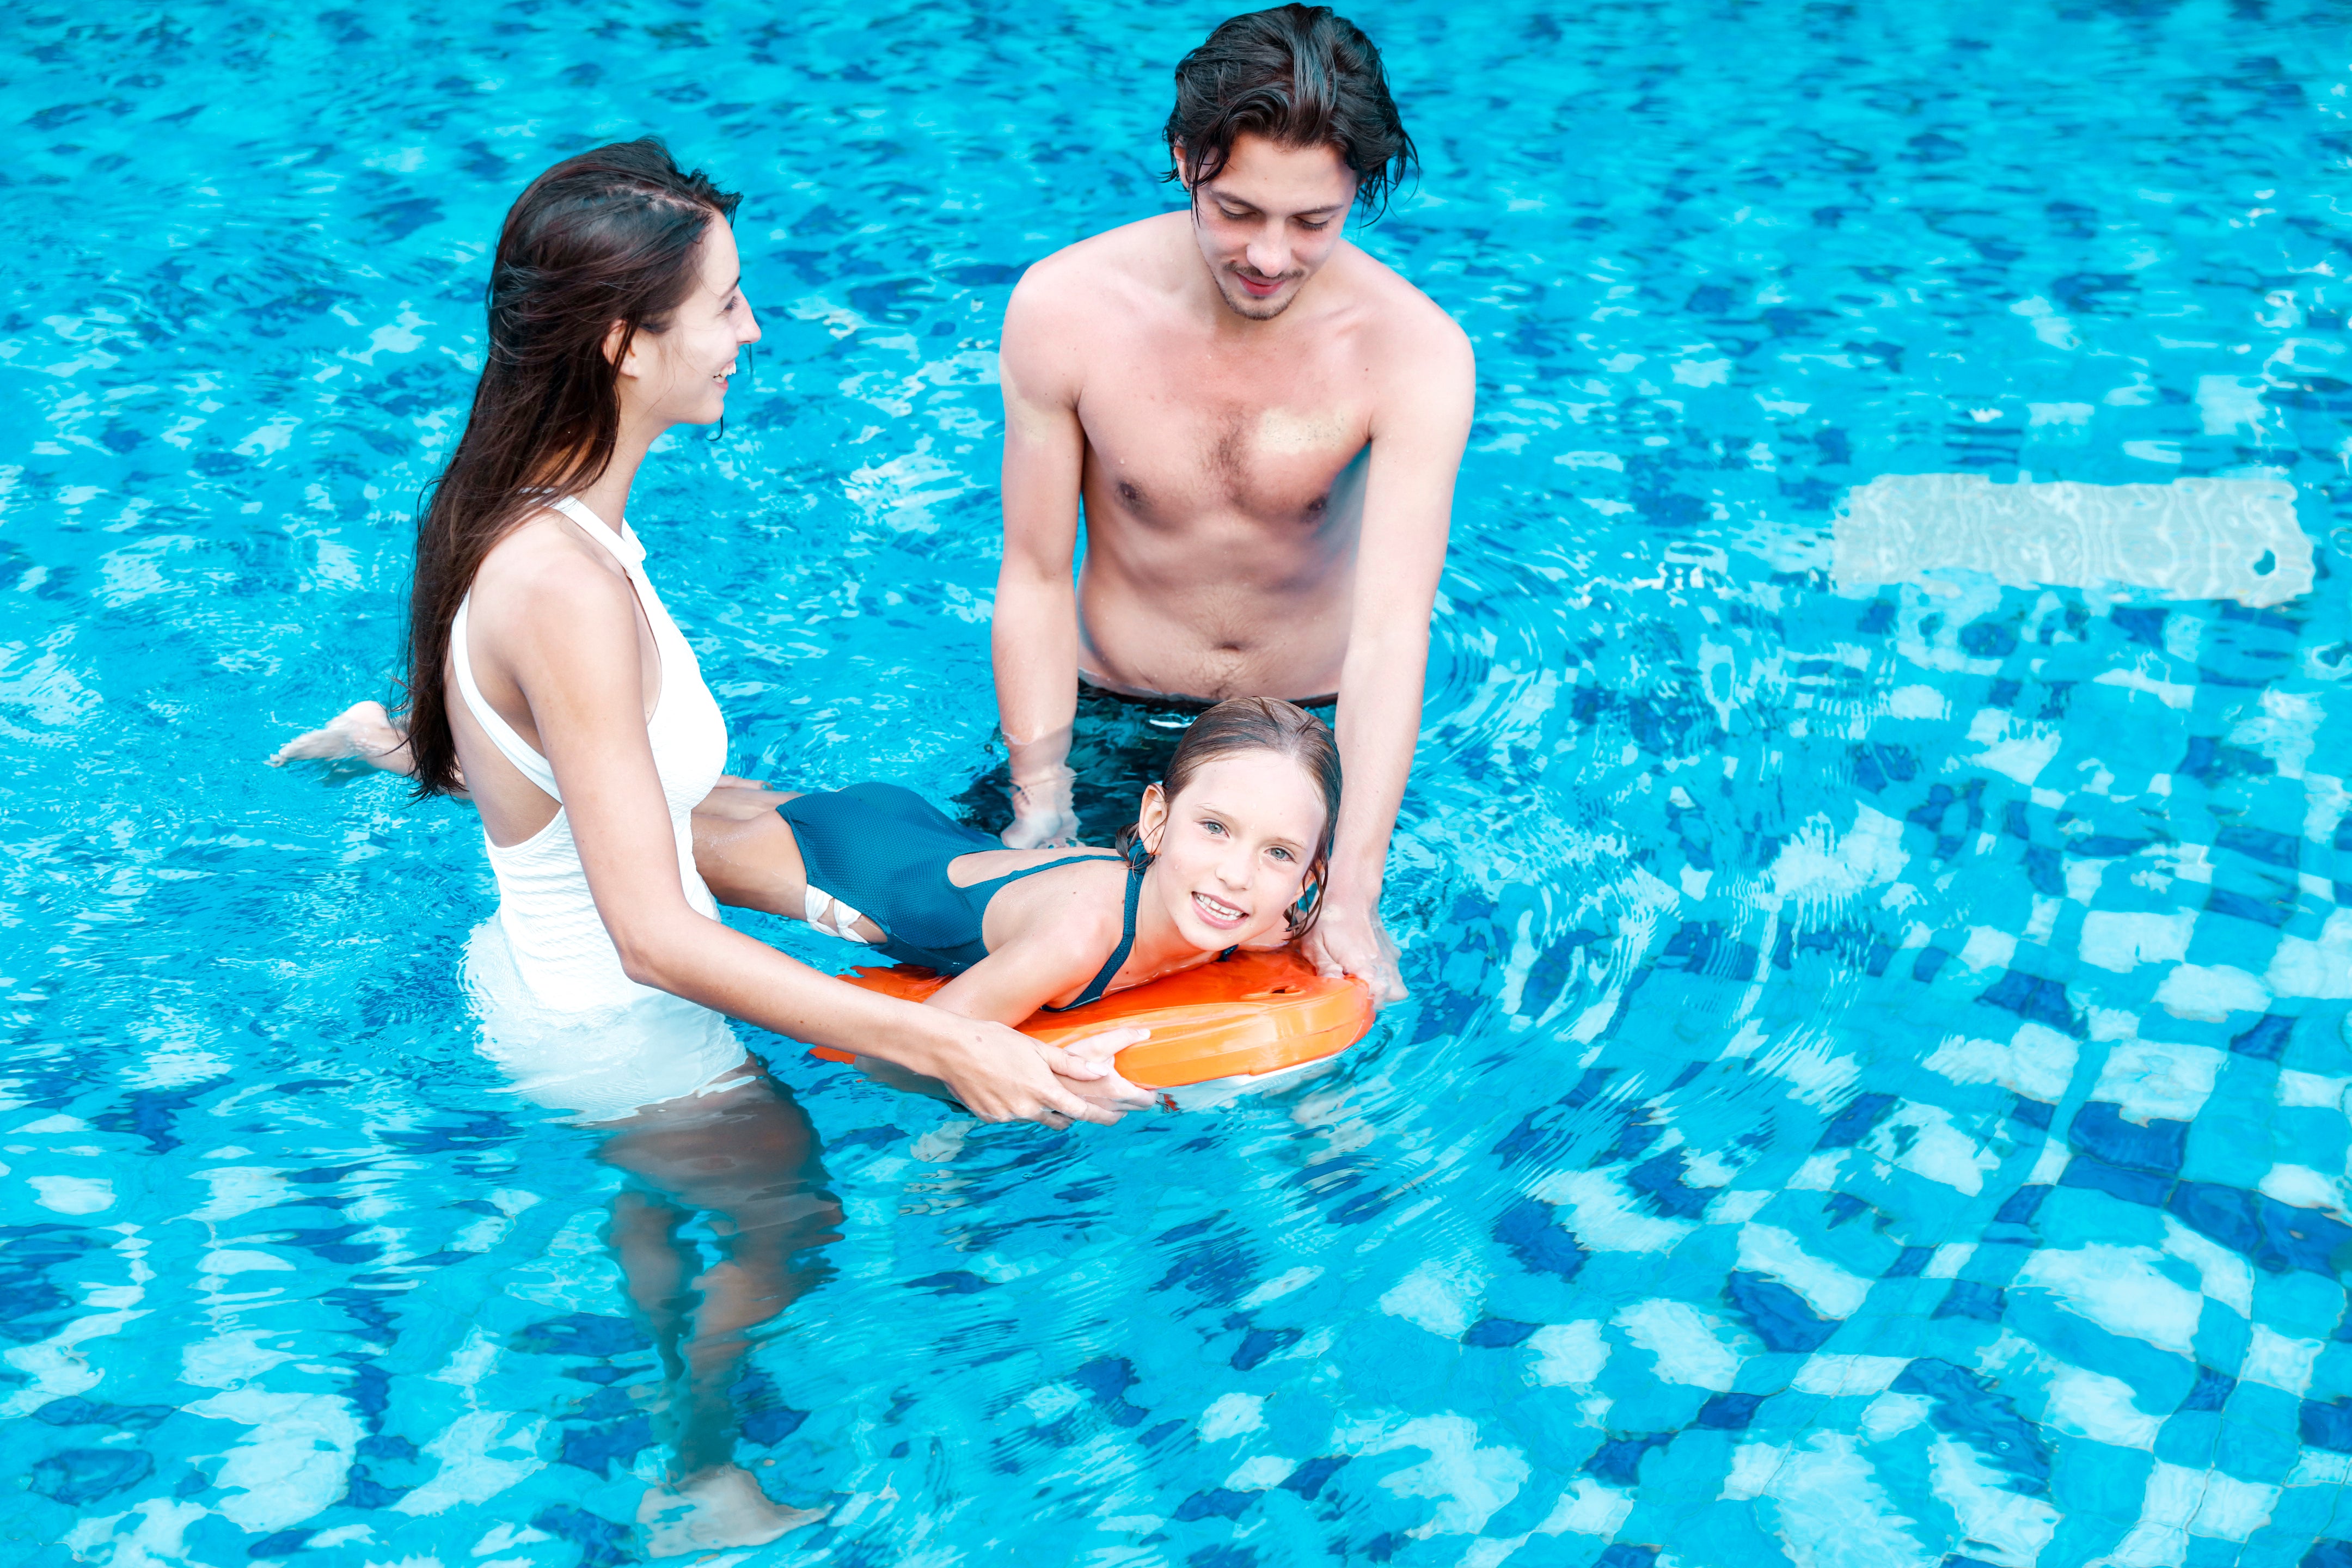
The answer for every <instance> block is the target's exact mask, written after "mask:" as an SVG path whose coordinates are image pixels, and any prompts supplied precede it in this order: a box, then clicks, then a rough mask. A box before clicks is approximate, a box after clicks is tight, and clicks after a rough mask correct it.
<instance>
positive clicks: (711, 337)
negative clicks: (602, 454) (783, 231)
mask: <svg viewBox="0 0 2352 1568" xmlns="http://www.w3.org/2000/svg"><path fill="white" fill-rule="evenodd" d="M695 259H696V268H695V283H694V290H693V292H692V293H690V294H688V296H687V297H686V301H685V302H684V303H683V304H681V305H679V306H678V308H677V310H673V311H672V312H670V320H669V326H668V328H667V330H666V331H659V332H649V331H640V332H638V333H637V335H636V337H635V339H634V340H633V341H632V342H630V344H629V352H628V353H627V354H626V355H625V357H624V358H623V359H622V361H621V396H622V398H623V400H624V403H623V412H624V414H625V415H634V416H636V417H637V418H640V419H645V420H647V421H650V422H652V423H653V424H655V425H656V426H658V427H661V428H667V427H668V426H672V425H715V424H717V423H718V422H719V417H720V416H722V415H724V414H725V413H726V412H727V378H728V377H729V376H730V375H732V374H734V372H735V358H736V354H737V352H738V351H739V350H740V349H741V348H742V347H743V345H744V344H746V343H755V342H759V341H760V323H759V322H758V321H756V320H754V319H753V317H752V315H751V301H749V300H745V299H744V298H743V283H742V271H743V268H742V263H741V260H740V258H738V257H737V255H736V252H735V232H734V230H732V229H731V228H730V227H729V226H727V222H726V220H725V219H724V218H718V217H714V218H712V219H711V221H710V224H709V226H708V227H707V228H705V229H704V230H703V231H702V238H701V240H700V242H699V243H698V244H697V245H696V246H695ZM631 405H634V406H631Z"/></svg>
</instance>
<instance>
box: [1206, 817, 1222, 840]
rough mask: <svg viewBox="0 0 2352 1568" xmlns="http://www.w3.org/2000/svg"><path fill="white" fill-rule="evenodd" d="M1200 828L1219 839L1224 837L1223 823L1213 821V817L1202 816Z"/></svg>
mask: <svg viewBox="0 0 2352 1568" xmlns="http://www.w3.org/2000/svg"><path fill="white" fill-rule="evenodd" d="M1201 826H1202V828H1204V829H1206V830H1207V831H1208V832H1211V833H1213V834H1215V835H1217V836H1218V837H1224V832H1225V825H1224V824H1223V823H1222V822H1219V821H1217V820H1215V819H1214V818H1213V817H1205V816H1204V817H1202V819H1201Z"/></svg>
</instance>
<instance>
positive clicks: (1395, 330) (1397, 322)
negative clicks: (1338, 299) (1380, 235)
mask: <svg viewBox="0 0 2352 1568" xmlns="http://www.w3.org/2000/svg"><path fill="white" fill-rule="evenodd" d="M1342 254H1343V256H1344V258H1345V266H1346V270H1345V271H1344V272H1343V273H1342V274H1341V279H1342V280H1343V281H1344V282H1345V283H1346V285H1347V288H1348V292H1349V296H1350V297H1351V298H1350V300H1349V303H1350V305H1351V306H1353V307H1354V308H1355V309H1356V310H1357V311H1358V312H1359V314H1360V320H1361V321H1363V322H1364V323H1365V328H1366V330H1367V331H1369V333H1370V336H1371V339H1372V341H1373V342H1376V343H1378V344H1380V345H1381V347H1382V348H1384V349H1390V350H1395V351H1402V352H1409V353H1431V352H1441V353H1454V352H1463V353H1466V352H1467V351H1468V349H1469V347H1470V337H1469V334H1468V333H1466V332H1465V331H1463V330H1462V326H1461V323H1460V322H1458V321H1455V320H1454V318H1453V317H1452V316H1450V315H1448V314H1446V311H1445V308H1444V306H1442V305H1440V304H1439V303H1438V302H1437V301H1436V300H1433V299H1431V298H1430V297H1429V296H1428V295H1426V294H1424V293H1423V292H1422V291H1421V289H1418V288H1416V287H1415V286H1414V285H1413V284H1412V282H1410V281H1409V280H1407V279H1406V278H1405V276H1404V275H1403V274H1402V273H1401V272H1399V271H1397V270H1396V268H1392V267H1391V266H1390V265H1389V264H1388V263H1387V262H1385V261H1382V260H1381V258H1379V257H1377V256H1374V255H1373V254H1372V253H1371V252H1370V251H1369V250H1366V249H1364V248H1363V247H1361V246H1359V245H1355V244H1352V243H1350V244H1349V246H1348V247H1347V249H1346V251H1345V252H1343V253H1342Z"/></svg>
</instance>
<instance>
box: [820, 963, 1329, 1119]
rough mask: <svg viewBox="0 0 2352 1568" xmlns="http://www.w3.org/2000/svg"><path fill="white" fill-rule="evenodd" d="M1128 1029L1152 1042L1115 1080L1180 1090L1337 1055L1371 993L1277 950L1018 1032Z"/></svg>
mask: <svg viewBox="0 0 2352 1568" xmlns="http://www.w3.org/2000/svg"><path fill="white" fill-rule="evenodd" d="M842 978H843V979H844V980H846V981H848V982H849V983H850V984H852V985H862V986H864V987H865V988H866V990H868V991H879V992H881V993H882V994H884V995H886V996H898V997H903V998H905V999H906V1000H908V1001H909V1002H919V1001H921V1000H922V999H923V998H924V997H926V996H929V994H931V993H932V992H934V991H937V990H938V989H939V988H940V986H942V985H944V984H947V982H946V980H945V979H943V978H942V977H941V976H940V975H937V974H934V973H931V972H930V971H929V970H928V969H921V968H918V967H916V966H915V965H913V964H910V963H902V964H900V965H898V967H897V968H895V969H858V970H853V971H852V972H851V973H847V974H845V975H843V976H842ZM1130 1025H1131V1026H1135V1027H1137V1028H1144V1029H1150V1031H1151V1037H1150V1039H1148V1040H1145V1041H1143V1042H1141V1043H1140V1044H1138V1045H1132V1046H1129V1047H1127V1049H1125V1050H1123V1051H1121V1052H1119V1053H1118V1070H1119V1075H1120V1076H1121V1077H1123V1078H1125V1079H1127V1080H1128V1081H1129V1083H1133V1084H1139V1085H1141V1086H1142V1087H1144V1088H1146V1089H1180V1088H1181V1087H1183V1086H1184V1085H1186V1084H1192V1083H1206V1082H1208V1081H1209V1080H1210V1079H1220V1078H1233V1077H1235V1076H1237V1075H1239V1074H1243V1073H1252V1074H1255V1073H1266V1072H1273V1071H1275V1070H1276V1068H1291V1067H1297V1066H1299V1065H1301V1064H1302V1063H1306V1062H1312V1061H1320V1060H1321V1059H1322V1058H1325V1057H1331V1056H1337V1055H1339V1053H1340V1052H1341V1051H1344V1050H1346V1049H1347V1048H1348V1047H1349V1046H1352V1045H1354V1044H1355V1043H1356V1042H1357V1041H1358V1040H1360V1039H1362V1038H1363V1037H1364V1034H1365V1031H1367V1030H1369V1029H1370V1027H1371V1026H1372V996H1371V993H1370V991H1368V990H1367V989H1365V987H1364V984H1363V982H1361V981H1360V980H1357V979H1354V978H1352V977H1349V978H1344V979H1339V980H1327V979H1325V978H1324V977H1323V976H1322V975H1319V974H1318V973H1315V970H1314V967H1313V966H1312V965H1310V964H1309V963H1307V961H1306V960H1304V959H1302V958H1300V957H1299V956H1298V954H1297V952H1295V951H1293V950H1292V949H1289V948H1283V949H1281V950H1280V951H1278V952H1239V953H1235V954H1234V956H1233V957H1231V958H1227V959H1218V960H1213V961H1212V962H1210V963H1204V964H1202V965H1201V966H1200V967H1199V968H1197V969H1187V970H1183V971H1181V973H1175V974H1171V975H1169V976H1167V977H1166V978H1164V979H1160V980H1154V981H1150V982H1148V983H1147V984H1142V985H1138V986H1134V987H1132V988H1131V989H1129V990H1126V991H1119V992H1115V993H1113V994H1110V995H1108V996H1106V997H1104V998H1103V999H1102V1000H1101V1001H1099V1002H1089V1003H1088V1004H1087V1005H1085V1006H1083V1007H1074V1008H1072V1009H1071V1010H1070V1011H1069V1012H1066V1013H1045V1012H1039V1013H1034V1014H1032V1015H1031V1016H1030V1017H1029V1020H1028V1022H1026V1023H1024V1024H1023V1025H1021V1026H1020V1028H1021V1032H1022V1033H1023V1034H1024V1035H1027V1036H1029V1037H1032V1038H1034V1039H1039V1040H1043V1041H1045V1043H1046V1044H1047V1045H1054V1046H1058V1045H1065V1044H1067V1043H1068V1042H1069V1041H1071V1040H1075V1039H1077V1038H1080V1037H1083V1036H1087V1035H1091V1034H1097V1033H1099V1032H1100V1031H1102V1030H1104V1029H1109V1028H1117V1027H1119V1026H1130ZM814 1054H815V1055H817V1056H820V1057H823V1058H825V1059H826V1060H828V1061H836V1062H846V1061H854V1060H856V1058H855V1057H854V1056H852V1055H851V1054H850V1053H849V1052H847V1051H843V1050H836V1049H835V1048H833V1047H829V1046H818V1047H814Z"/></svg>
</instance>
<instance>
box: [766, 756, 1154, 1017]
mask: <svg viewBox="0 0 2352 1568" xmlns="http://www.w3.org/2000/svg"><path fill="white" fill-rule="evenodd" d="M776 815H777V816H781V817H782V818H783V819H784V822H785V824H786V825H787V826H790V827H791V828H792V830H793V841H794V842H795V843H797V844H798V845H799V846H800V851H801V864H802V866H803V868H806V870H807V872H808V881H809V885H810V886H811V887H813V888H820V889H824V891H825V892H827V893H830V894H831V895H832V896H833V897H835V898H836V899H839V900H841V901H842V902H844V903H845V904H848V905H850V906H851V907H852V908H854V909H856V910H857V911H858V912H859V913H861V914H863V915H865V916H866V918H867V919H868V920H871V921H873V922H874V923H875V924H876V925H877V926H880V927H881V928H882V931H883V934H884V937H885V938H886V939H887V940H885V941H884V942H883V943H882V951H883V952H886V953H887V954H888V955H889V956H890V957H892V958H895V959H897V960H898V962H899V963H919V964H921V965H923V966H924V967H925V968H926V969H936V970H938V971H939V972H940V973H942V974H961V973H963V972H964V971H965V970H967V969H970V968H971V966H972V965H973V964H975V963H979V962H980V961H981V960H982V959H983V958H986V957H987V956H988V944H987V942H984V941H983V940H982V936H981V925H982V921H983V920H985V919H986V918H987V915H988V901H989V900H991V899H992V898H994V897H995V896H996V894H997V891H998V889H1002V888H1004V887H1006V886H1008V885H1009V884H1011V883H1013V882H1017V881H1019V880H1021V879H1022V878H1024V877H1034V876H1035V875H1036V874H1037V873H1038V872H1040V871H1050V870H1052V869H1054V868H1055V867H1057V866H1071V865H1076V863H1077V862H1079V861H1081V860H1100V859H1104V858H1107V857H1105V856H1104V855H1103V854H1102V852H1100V851H1097V852H1096V853H1094V854H1091V855H1067V856H1065V857H1063V858H1061V859H1059V860H1048V861H1046V862H1045V864H1044V865H1042V866H1030V867H1027V868H1024V869H1022V870H1018V871H1012V872H1008V873H1006V874H1005V875H1003V876H1002V877H992V878H990V879H988V880H987V881H985V882H974V883H972V884H971V886H970V887H968V888H959V887H957V886H956V885H955V883H954V882H953V881H952V880H950V879H949V876H948V867H949V865H950V862H952V861H953V860H954V859H955V858H956V857H957V856H959V855H974V854H978V853H979V852H981V851H982V850H985V849H1002V848H1003V847H1004V846H1003V844H1001V843H999V842H998V841H997V840H995V839H993V838H992V837H989V836H988V835H987V834H985V833H982V832H981V831H980V830H979V829H977V828H972V827H966V826H964V825H963V824H961V823H960V822H956V821H953V820H951V819H950V817H949V816H947V814H946V813H945V812H942V811H941V810H940V808H939V807H937V806H935V805H932V804H931V803H930V802H929V801H927V800H925V799H924V798H923V797H922V796H921V795H917V794H916V793H915V792H914V791H913V790H910V789H902V788H900V787H899V786H898V785H897V784H852V785H850V786H849V787H848V788H847V789H841V790H835V791H832V792H831V793H830V794H825V795H802V796H800V797H799V798H797V799H795V800H788V801H786V802H784V804H783V805H780V806H778V807H776ZM1144 864H1145V862H1144V858H1143V857H1142V856H1141V855H1140V854H1137V855H1134V856H1132V857H1130V858H1129V861H1128V873H1127V929H1126V931H1125V932H1124V934H1122V935H1121V936H1120V938H1119V941H1118V951H1116V952H1113V953H1112V954H1111V955H1110V962H1108V963H1106V964H1104V965H1103V966H1102V970H1101V972H1100V973H1097V975H1096V976H1095V977H1094V978H1093V979H1092V980H1090V981H1088V982H1087V988H1086V989H1085V990H1084V991H1081V992H1079V993H1078V996H1077V999H1076V1001H1074V1002H1072V1003H1071V1004H1070V1006H1072V1007H1082V1006H1084V1005H1087V1003H1089V1002H1092V1001H1094V1000H1096V999H1097V998H1098V997H1100V996H1101V995H1102V994H1103V990H1104V988H1105V987H1106V986H1108V984H1110V983H1111V981H1112V979H1113V978H1114V977H1115V976H1117V975H1118V966H1119V965H1120V964H1122V963H1126V962H1127V955H1128V952H1129V950H1131V949H1132V948H1133V947H1134V945H1135V907H1136V900H1137V897H1138V896H1139V894H1140V893H1141V892H1142V890H1143V867H1144ZM1065 1010H1066V1009H1063V1008H1059V1007H1049V1008H1047V1009H1046V1011H1047V1012H1051V1013H1058V1012H1063V1011H1065Z"/></svg>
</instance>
